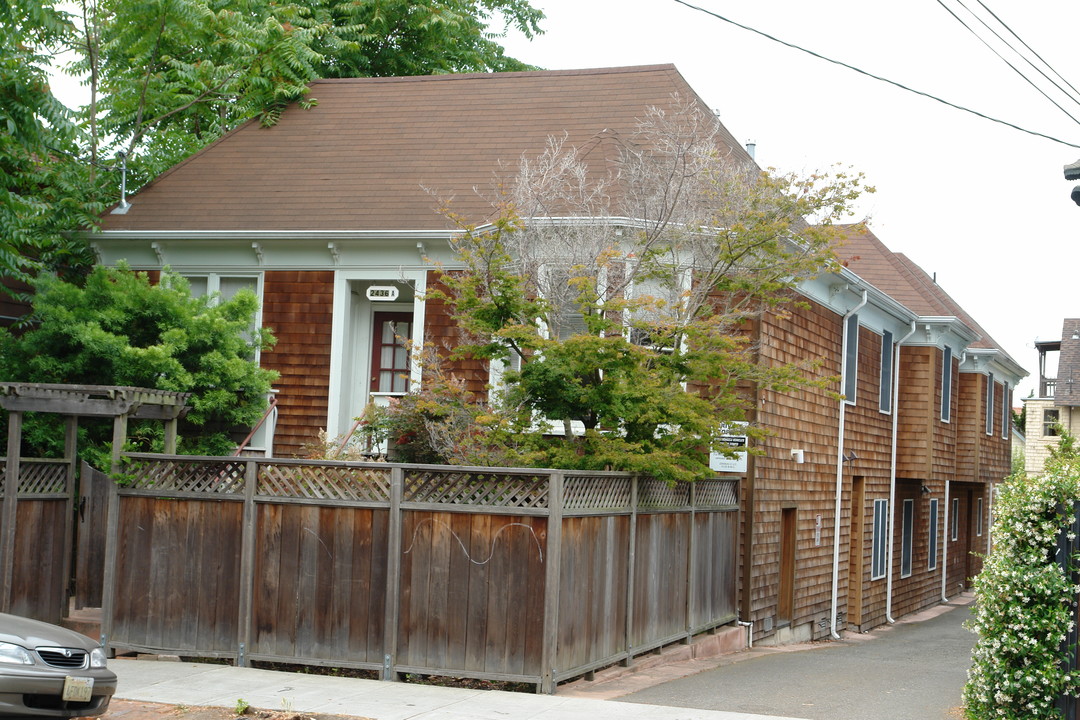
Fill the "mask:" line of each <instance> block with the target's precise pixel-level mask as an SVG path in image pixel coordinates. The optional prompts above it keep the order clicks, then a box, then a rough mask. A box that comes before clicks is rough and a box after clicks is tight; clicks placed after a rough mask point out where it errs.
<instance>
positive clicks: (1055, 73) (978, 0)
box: [976, 0, 1080, 95]
mask: <svg viewBox="0 0 1080 720" xmlns="http://www.w3.org/2000/svg"><path fill="white" fill-rule="evenodd" d="M976 2H978V3H979V5H982V8H983V10H985V11H986V12H988V13H990V17H992V18H994V19H995V20H997V21H998V23H999V24H1000V25H1001V27H1003V28H1005V29H1006V30H1008V31H1009V34H1010V35H1012V36H1013V37H1014V38H1016V39H1017V40H1019V41H1020V44H1021V45H1023V46H1024V47H1025V48H1027V49H1028V51H1029V52H1030V53H1031V54H1032V55H1034V56H1035V57H1037V58H1038V59H1039V62H1041V63H1042V64H1043V65H1045V66H1046V67H1047V69H1048V70H1049V71H1050V72H1052V73H1054V75H1056V76H1057V78H1058V79H1059V80H1061V82H1063V83H1065V84H1066V85H1068V86H1069V89H1071V90H1072V91H1073V92H1074V93H1076V94H1077V95H1080V90H1077V89H1076V88H1075V87H1074V86H1073V84H1072V83H1070V82H1069V81H1068V80H1066V79H1065V78H1064V77H1062V76H1061V73H1059V72H1058V71H1057V70H1055V69H1054V66H1053V65H1051V64H1050V63H1048V62H1046V60H1045V59H1044V58H1043V56H1042V55H1040V54H1039V53H1037V52H1035V50H1034V48H1032V47H1031V46H1030V45H1028V44H1027V43H1026V42H1024V39H1023V38H1021V37H1020V36H1019V35H1017V34H1016V31H1015V30H1013V29H1012V28H1011V27H1009V24H1008V23H1007V22H1005V21H1004V20H1002V19H1001V18H999V17H998V16H997V15H996V14H995V13H994V11H993V10H991V9H990V8H988V7H987V6H986V3H984V2H983V1H982V0H976ZM1048 79H1049V78H1048ZM1051 82H1053V81H1051ZM1054 84H1055V85H1056V84H1057V83H1054ZM1059 89H1060V87H1059ZM1062 92H1063V93H1064V92H1065V91H1064V90H1062ZM1065 94H1066V95H1068V93H1065Z"/></svg>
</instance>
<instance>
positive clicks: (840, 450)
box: [829, 289, 869, 640]
mask: <svg viewBox="0 0 1080 720" xmlns="http://www.w3.org/2000/svg"><path fill="white" fill-rule="evenodd" d="M868 299H869V297H868V294H867V292H866V290H865V289H864V290H863V291H862V300H860V301H859V304H858V305H856V306H855V307H853V308H852V309H851V310H848V312H847V314H846V315H844V319H843V321H842V324H841V326H840V327H841V333H842V336H843V340H842V341H841V350H840V382H843V379H844V377H845V376H846V375H847V349H848V332H847V324H848V320H850V319H851V317H852V316H853V315H855V313H857V312H859V310H861V309H862V307H863V306H864V305H866V303H867V301H868ZM846 407H847V400H846V399H845V398H840V422H839V426H838V428H837V439H836V502H835V507H834V509H833V564H832V613H831V614H832V619H831V621H830V625H829V632H830V634H831V635H832V636H833V639H835V640H839V639H840V633H838V632H837V630H836V611H837V609H838V606H839V602H840V511H841V510H842V507H841V504H840V500H841V498H842V496H843V490H844V412H845V409H846Z"/></svg>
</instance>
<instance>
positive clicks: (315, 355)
mask: <svg viewBox="0 0 1080 720" xmlns="http://www.w3.org/2000/svg"><path fill="white" fill-rule="evenodd" d="M333 301H334V273H333V272H332V271H329V270H324V271H300V270H272V271H268V272H267V273H266V275H265V279H264V281H263V326H264V327H268V328H270V329H271V330H273V332H274V336H275V337H276V338H277V344H276V345H275V347H274V349H273V350H270V351H268V352H264V353H263V354H262V365H263V367H265V368H268V369H271V370H277V371H278V372H279V373H281V378H280V379H279V380H278V382H277V383H276V384H275V385H274V387H275V388H276V389H277V390H278V391H279V392H278V408H279V420H278V424H277V433H276V435H275V439H274V450H275V454H276V455H278V456H280V457H289V456H292V455H299V454H301V452H302V449H303V446H304V445H305V444H306V443H309V442H311V441H313V440H315V439H316V437H317V435H318V432H319V430H321V429H325V428H326V416H327V408H328V405H329V390H328V388H329V385H330V325H331V315H332V310H333V304H334V302H333Z"/></svg>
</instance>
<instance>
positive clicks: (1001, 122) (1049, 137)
mask: <svg viewBox="0 0 1080 720" xmlns="http://www.w3.org/2000/svg"><path fill="white" fill-rule="evenodd" d="M674 1H675V2H677V3H679V4H680V5H684V6H686V7H688V8H690V9H691V10H697V11H698V12H702V13H705V14H706V15H711V16H712V17H714V18H716V19H717V20H723V21H724V22H726V23H729V24H731V25H734V26H735V27H737V28H741V29H743V30H748V31H749V32H752V33H754V34H756V35H760V36H762V37H764V38H766V39H768V40H772V41H773V42H776V43H780V44H781V45H784V46H786V47H789V48H791V49H793V50H798V51H799V52H804V53H806V54H807V55H811V56H813V57H816V58H818V59H819V60H824V61H825V62H829V63H832V64H833V65H839V66H840V67H844V68H847V69H848V70H852V71H854V72H857V73H859V74H860V75H865V76H867V77H869V78H873V79H874V80H879V81H881V82H883V83H888V84H889V85H892V86H893V87H897V88H900V89H901V90H906V91H907V92H910V93H914V94H915V95H921V96H922V97H924V98H928V99H930V100H933V101H935V102H939V103H941V104H942V105H947V106H948V107H951V108H953V109H955V110H962V111H963V112H966V113H970V114H972V115H974V116H976V117H980V118H982V119H983V120H989V121H990V122H995V123H998V124H999V125H1004V126H1006V127H1010V128H1012V129H1013V130H1019V131H1020V132H1022V133H1027V134H1028V135H1034V136H1036V137H1041V138H1043V139H1045V140H1050V141H1052V142H1056V143H1059V144H1061V145H1066V146H1068V147H1072V148H1080V145H1078V144H1076V143H1071V142H1069V141H1067V140H1061V139H1059V138H1056V137H1053V136H1052V135H1046V134H1044V133H1041V132H1037V131H1035V130H1028V129H1027V128H1023V127H1020V126H1019V125H1015V124H1013V123H1011V122H1008V121H1006V120H999V119H998V118H995V117H991V116H989V115H985V114H983V113H981V112H979V111H978V110H972V109H971V108H967V107H964V106H963V105H957V104H956V103H952V102H949V101H948V100H943V99H942V98H939V97H937V96H936V95H931V94H930V93H925V92H923V91H921V90H915V89H914V88H910V87H908V86H907V85H903V84H901V83H898V82H896V81H895V80H889V79H888V78H884V77H881V76H880V75H874V74H873V73H871V72H867V71H866V70H862V69H860V68H857V67H855V66H854V65H848V64H847V63H845V62H841V61H840V60H833V59H832V58H828V57H825V56H824V55H821V54H819V53H816V52H814V51H813V50H807V49H806V48H804V47H800V46H798V45H794V44H792V43H789V42H786V41H784V40H781V39H780V38H777V37H774V36H772V35H769V34H768V33H765V32H762V31H761V30H757V29H755V28H752V27H750V26H748V25H743V24H742V23H738V22H735V21H734V20H732V19H730V18H726V17H724V16H723V15H720V14H718V13H715V12H713V11H712V10H706V9H705V8H702V7H698V6H697V5H692V4H690V3H688V2H686V0H674Z"/></svg>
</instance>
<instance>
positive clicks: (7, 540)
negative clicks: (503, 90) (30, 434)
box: [0, 410, 23, 612]
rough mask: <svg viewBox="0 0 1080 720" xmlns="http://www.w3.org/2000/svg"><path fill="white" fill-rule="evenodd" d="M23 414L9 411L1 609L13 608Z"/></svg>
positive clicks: (0, 541)
mask: <svg viewBox="0 0 1080 720" xmlns="http://www.w3.org/2000/svg"><path fill="white" fill-rule="evenodd" d="M22 419H23V414H22V412H20V411H18V410H11V411H10V412H9V413H8V437H7V475H6V477H5V478H4V497H3V502H2V503H0V512H2V513H3V515H2V516H0V612H11V581H12V578H13V577H14V575H15V522H16V517H17V516H16V510H17V508H18V502H19V475H20V472H19V453H20V448H19V441H20V440H21V439H22Z"/></svg>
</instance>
